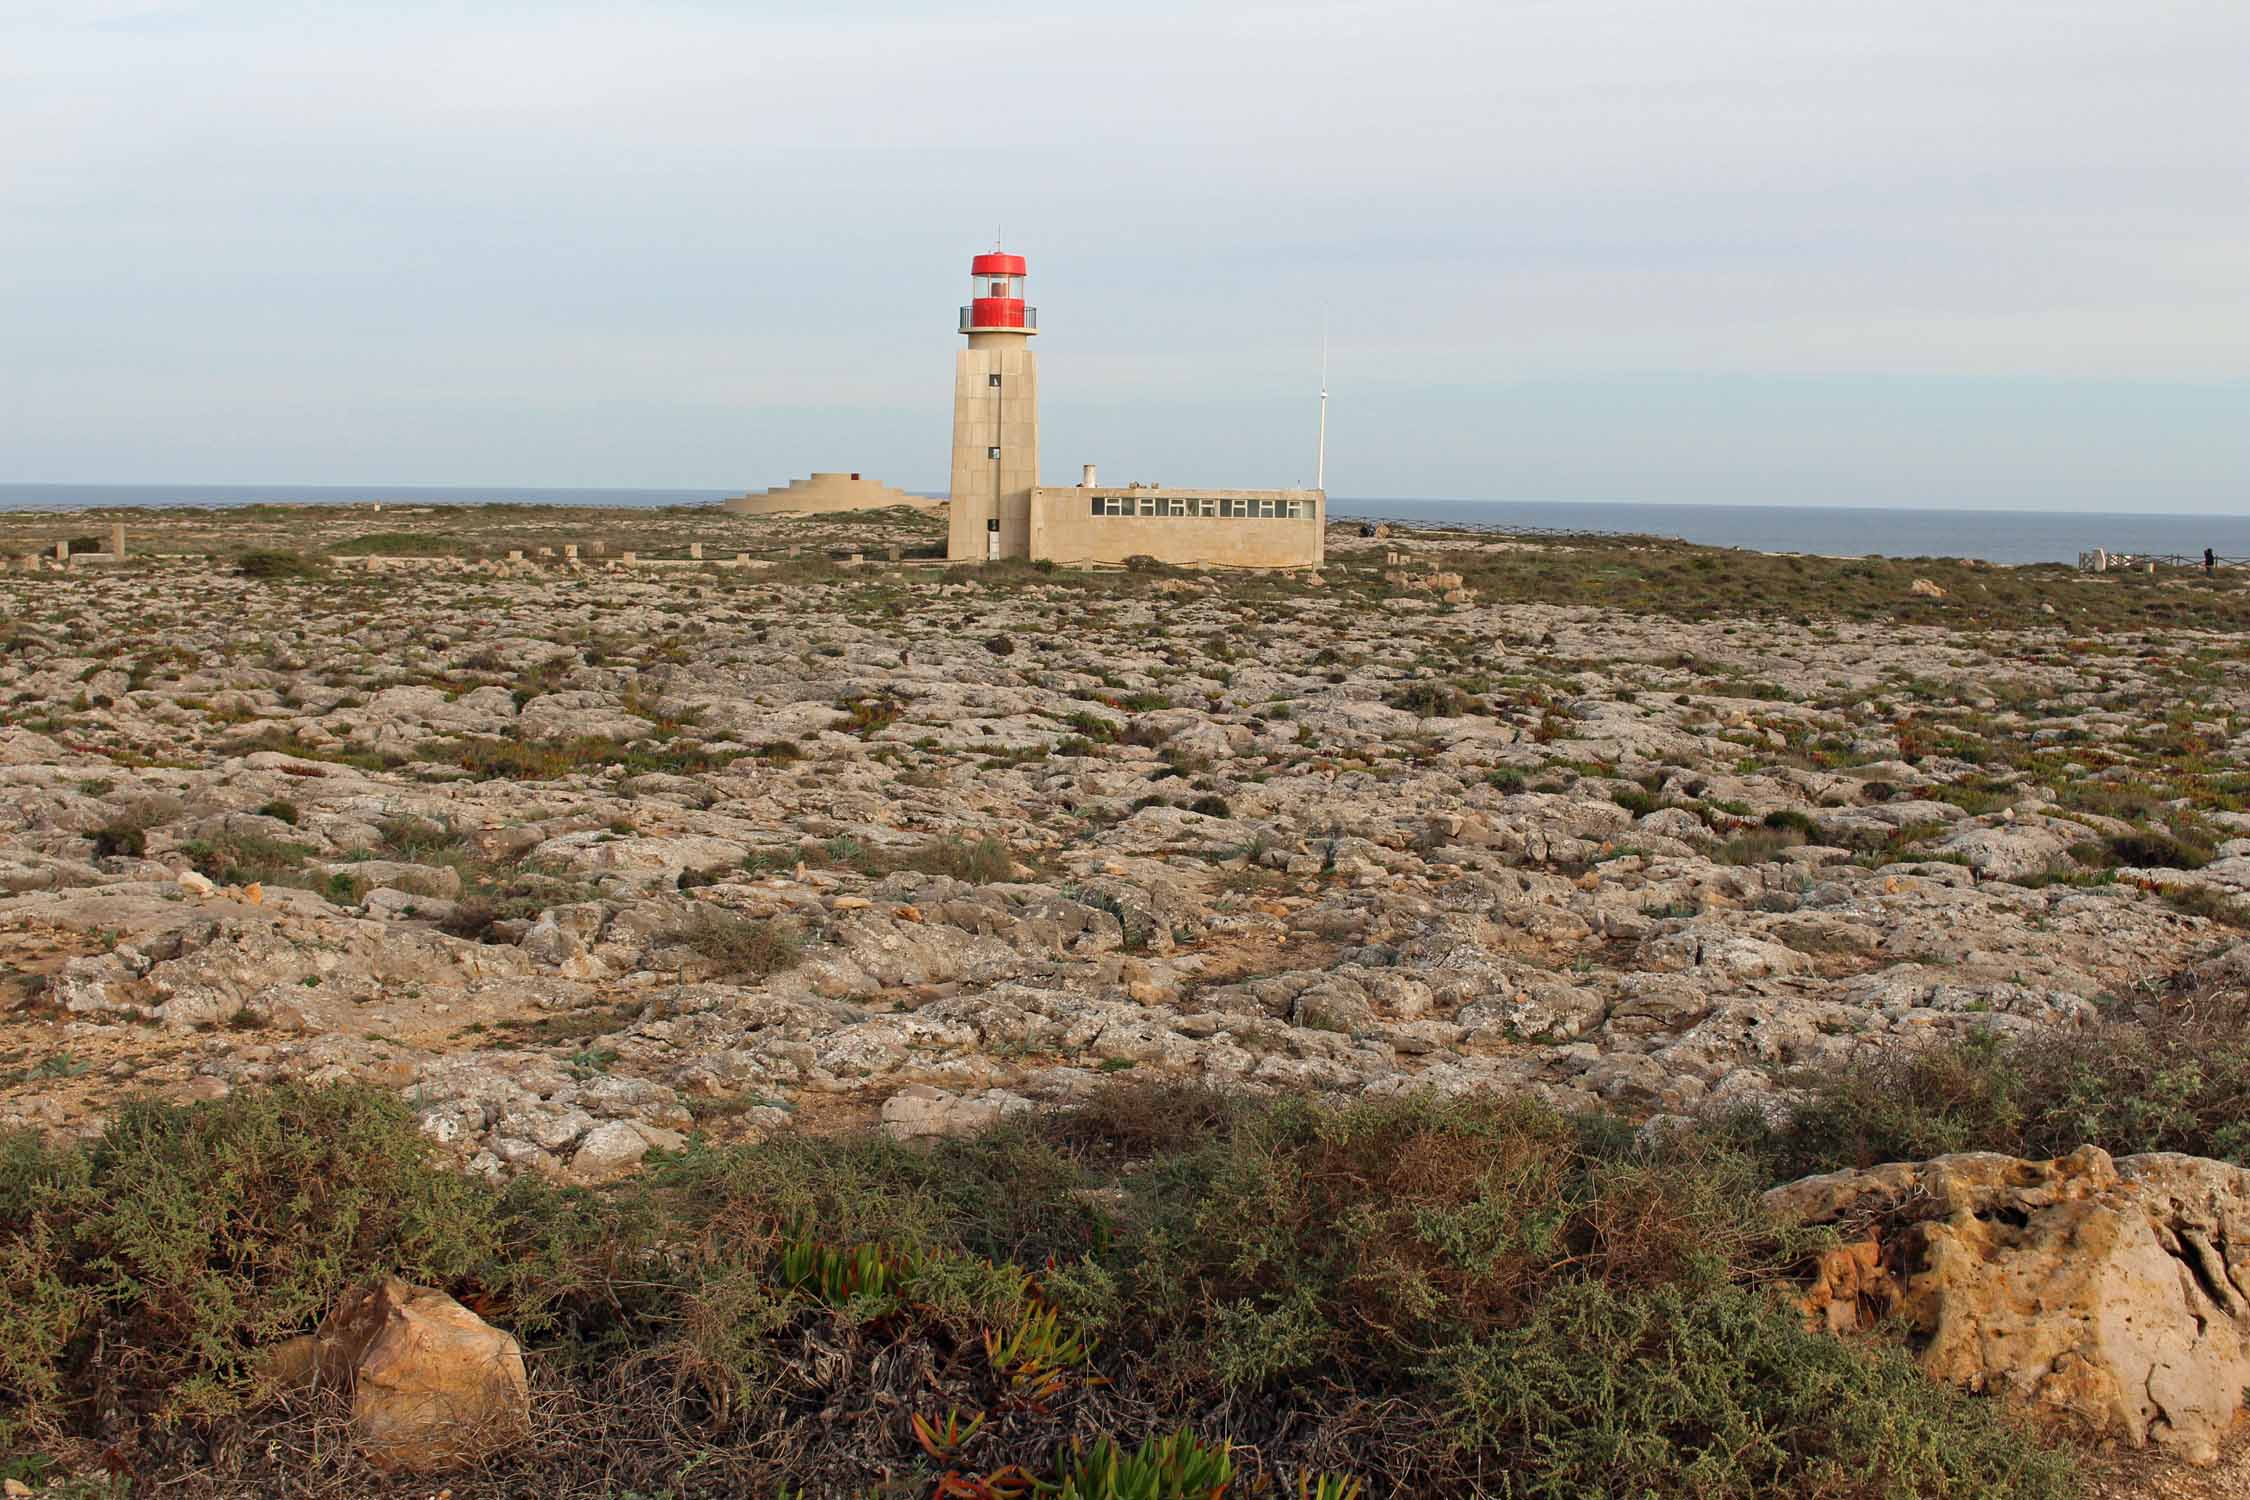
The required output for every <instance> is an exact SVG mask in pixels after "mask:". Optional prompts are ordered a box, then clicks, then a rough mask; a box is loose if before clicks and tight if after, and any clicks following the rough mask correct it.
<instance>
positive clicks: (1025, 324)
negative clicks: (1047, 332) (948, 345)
mask: <svg viewBox="0 0 2250 1500" xmlns="http://www.w3.org/2000/svg"><path fill="white" fill-rule="evenodd" d="M984 329H1000V330H1003V331H1007V332H1016V331H1019V330H1021V331H1028V332H1032V333H1036V332H1038V330H1039V309H1038V308H1036V307H1026V308H1025V309H1024V310H1023V321H1022V322H1021V323H979V322H978V321H977V315H976V309H975V308H973V307H964V308H962V309H961V331H962V332H963V333H976V332H979V331H982V330H984Z"/></svg>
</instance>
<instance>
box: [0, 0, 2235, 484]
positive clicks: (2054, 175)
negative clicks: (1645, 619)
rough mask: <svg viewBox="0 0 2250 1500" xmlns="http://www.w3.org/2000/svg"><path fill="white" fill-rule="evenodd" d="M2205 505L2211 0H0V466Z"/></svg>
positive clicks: (2224, 349) (62, 470)
mask: <svg viewBox="0 0 2250 1500" xmlns="http://www.w3.org/2000/svg"><path fill="white" fill-rule="evenodd" d="M995 226H998V227H1000V229H1001V230H1002V232H1003V233H1004V235H1005V238H1006V240H1007V244H1008V248H1010V249H1012V250H1017V251H1020V252H1021V253H1023V254H1026V255H1028V256H1029V257H1030V258H1031V268H1032V279H1031V291H1032V299H1033V300H1034V301H1035V302H1036V303H1037V304H1038V305H1039V307H1040V310H1041V311H1040V322H1041V326H1042V328H1043V329H1044V330H1045V331H1044V332H1043V333H1042V334H1041V336H1040V338H1039V340H1038V341H1037V345H1036V347H1037V348H1038V352H1039V356H1040V361H1041V365H1040V375H1041V385H1042V388H1043V391H1042V393H1043V396H1044V411H1043V416H1044V432H1043V452H1042V458H1043V460H1044V467H1045V471H1046V477H1047V478H1048V479H1049V480H1050V481H1054V482H1070V481H1071V480H1074V479H1075V478H1076V476H1077V472H1078V470H1077V466H1078V465H1079V464H1080V463H1082V462H1085V461H1088V460H1095V461H1098V462H1100V464H1101V465H1102V468H1103V474H1104V477H1105V478H1109V479H1115V480H1127V479H1136V478H1145V479H1154V480H1160V481H1163V482H1166V483H1206V484H1240V485H1253V484H1255V485H1266V484H1285V483H1297V482H1309V481H1310V479H1311V477H1312V473H1311V471H1312V466H1313V427H1314V403H1313V394H1314V390H1315V387H1316V383H1317V377H1318V360H1319V338H1320V324H1321V317H1322V309H1323V308H1324V307H1326V308H1327V309H1328V317H1329V321H1330V327H1331V347H1332V354H1331V359H1332V372H1331V388H1332V390H1333V393H1334V395H1333V404H1332V408H1331V427H1330V464H1329V475H1328V478H1329V488H1330V490H1331V491H1332V492H1334V493H1336V494H1338V495H1340V496H1458V497H1475V498H1494V499H1512V500H1638V501H1683V502H1743V503H1776V504H1821V503H1835V504H1920V505H1938V506H2001V507H2007V506H2029V507H2052V508H2088V509H2136V508H2147V509H2152V510H2207V511H2237V512H2239V511H2244V510H2250V3H2245V0H2036V3H2032V0H1982V3H1976V4H1963V3H1961V0H1944V3H1937V0H1848V3H1847V0H1699V3H1691V0H1482V3H1473V4H1433V3H1415V0H1380V3H1364V4H1359V3H1355V4H1319V3H1308V4H1295V5H1262V4H1261V5H1232V4H1224V3H1219V4H1212V3H1203V4H1185V3H1174V0H1093V3H1084V4H1071V3H1068V0H1038V3H1035V4H1031V3H1019V0H988V3H980V4H973V5H964V4H961V3H959V0H946V3H943V4H925V3H920V0H893V3H889V4H861V3H854V0H830V3H826V4H821V5H817V6H815V5H805V6H771V5H764V4H755V3H731V4H728V3H720V0H705V3H693V0H632V3H617V4H606V5H605V4H591V3H572V0H560V3H546V4H522V5H500V4H477V3H470V0H456V3H451V4H437V3H418V0H382V3H375V0H349V3H300V4H280V3H270V0H269V3H259V0H210V3H192V0H179V3H169V0H141V3H132V0H32V3H24V0H0V482H6V481H34V480H54V481H77V482H100V481H119V482H142V481H151V482H153V481H181V482H188V481H200V482H214V483H223V482H242V483H252V482H274V483H325V482H333V483H350V482H365V483H419V482H427V483H463V484H483V483H490V484H524V485H538V484H550V485H574V484H584V485H623V486H640V485H646V486H719V487H728V486H733V487H762V486H765V485H768V484H779V483H782V482H783V481H785V480H786V479H788V478H789V477H790V476H791V475H794V474H802V473H804V472H807V471H809V470H811V469H814V468H821V469H859V470H863V471H865V472H868V473H870V474H872V475H875V476H877V477H880V478H883V479H887V480H890V481H892V482H894V483H898V484H902V485H905V486H908V487H910V488H917V489H935V488H938V487H940V486H942V484H943V483H944V476H945V471H946V446H947V442H948V432H949V420H950V413H949V403H950V397H951V379H952V373H951V371H952V363H951V362H952V353H953V350H954V348H955V347H956V346H957V345H958V343H959V339H958V336H957V335H956V334H955V333H954V331H953V327H954V318H955V308H956V307H957V306H958V304H959V303H960V302H962V301H963V300H965V297H966V292H967V281H968V278H967V270H968V259H969V257H970V256H971V255H972V254H974V253H975V252H977V251H978V250H980V249H984V248H988V247H989V246H990V245H991V243H992V238H993V233H994V229H995Z"/></svg>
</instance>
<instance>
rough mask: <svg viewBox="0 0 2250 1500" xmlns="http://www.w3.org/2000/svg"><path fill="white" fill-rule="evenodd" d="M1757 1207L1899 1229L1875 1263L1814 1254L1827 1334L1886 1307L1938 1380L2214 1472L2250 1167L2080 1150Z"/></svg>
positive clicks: (1809, 1185) (1933, 1167) (2244, 1361)
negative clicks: (1916, 1336) (1913, 1337)
mask: <svg viewBox="0 0 2250 1500" xmlns="http://www.w3.org/2000/svg"><path fill="white" fill-rule="evenodd" d="M1766 1203H1767V1206H1768V1207H1770V1208H1772V1209H1774V1210H1775V1211H1776V1212H1778V1213H1780V1214H1782V1215H1783V1216H1785V1217H1787V1218H1790V1219H1794V1220H1796V1221H1798V1222H1800V1223H1808V1224H1823V1223H1837V1222H1854V1223H1863V1222H1867V1221H1868V1220H1869V1219H1874V1218H1880V1219H1883V1220H1886V1221H1888V1222H1890V1223H1893V1224H1896V1223H1897V1222H1898V1221H1899V1220H1900V1219H1901V1218H1904V1219H1908V1220H1910V1221H1911V1222H1909V1223H1908V1224H1906V1225H1905V1226H1904V1227H1903V1228H1899V1229H1894V1230H1891V1231H1888V1232H1887V1235H1888V1237H1887V1239H1886V1241H1885V1243H1884V1245H1883V1247H1882V1251H1881V1253H1880V1254H1877V1253H1875V1251H1874V1246H1873V1242H1872V1241H1869V1242H1866V1244H1865V1245H1864V1246H1846V1247H1845V1248H1844V1250H1842V1251H1838V1252H1835V1253H1833V1254H1832V1255H1830V1256H1829V1257H1827V1258H1825V1259H1824V1261H1823V1263H1822V1265H1821V1267H1820V1269H1819V1275H1818V1277H1817V1279H1816V1281H1815V1283H1814V1286H1813V1288H1812V1290H1811V1292H1810V1293H1808V1295H1807V1298H1806V1302H1805V1306H1806V1311H1807V1313H1808V1314H1809V1315H1811V1316H1814V1317H1816V1318H1818V1319H1819V1320H1820V1321H1822V1322H1825V1323H1826V1324H1828V1326H1830V1327H1833V1328H1837V1329H1840V1330H1841V1329H1848V1328H1852V1327H1858V1326H1864V1325H1865V1323H1866V1321H1867V1320H1868V1316H1869V1315H1870V1314H1872V1315H1877V1316H1879V1315H1881V1314H1882V1313H1884V1312H1886V1311H1891V1310H1895V1311H1897V1312H1898V1313H1900V1314H1902V1315H1903V1316H1904V1317H1905V1319H1906V1320H1907V1321H1908V1323H1909V1324H1910V1325H1911V1326H1913V1327H1914V1328H1915V1329H1916V1330H1917V1331H1918V1332H1919V1333H1920V1334H1921V1336H1922V1337H1923V1339H1924V1340H1925V1343H1924V1345H1923V1350H1922V1367H1923V1368H1924V1369H1925V1370H1927V1371H1928V1372H1929V1373H1930V1374H1931V1375H1934V1376H1936V1377H1937V1378H1939V1379H1941V1380H1948V1381H1952V1382H1954V1383H1956V1384H1959V1385H1964V1386H1967V1387H1969V1388H1970V1389H1972V1390H1983V1389H1986V1388H1995V1389H1999V1390H2003V1391H2007V1392H2010V1393H2012V1394H2014V1395H2016V1396H2018V1397H2019V1398H2021V1399H2023V1400H2026V1401H2028V1402H2030V1403H2032V1404H2034V1405H2036V1406H2038V1407H2042V1408H2045V1409H2046V1410H2048V1411H2050V1412H2053V1413H2056V1414H2059V1415H2062V1416H2065V1417H2067V1418H2069V1419H2071V1420H2072V1421H2073V1422H2074V1423H2076V1424H2078V1425H2080V1426H2082V1427H2084V1428H2085V1429H2087V1430H2089V1431H2091V1432H2093V1433H2095V1434H2098V1435H2101V1436H2108V1437H2118V1438H2123V1439H2124V1440H2126V1441H2127V1442H2130V1443H2132V1444H2133V1445H2134V1446H2136V1447H2138V1446H2143V1445H2147V1444H2151V1443H2154V1444H2158V1445H2161V1446H2164V1447H2167V1448H2170V1449H2173V1450H2174V1451H2176V1452H2177V1453H2178V1454H2179V1455H2180V1456H2181V1457H2183V1458H2185V1459H2187V1461H2188V1462H2190V1463H2195V1464H2208V1463H2212V1462H2214V1461H2215V1460H2216V1459H2217V1458H2218V1452H2219V1448H2218V1444H2219V1439H2220V1437H2221V1436H2222V1434H2224V1433H2225V1432H2226V1430H2227V1428H2228V1427H2229V1426H2230V1425H2232V1424H2233V1422H2234V1421H2235V1419H2236V1416H2237V1415H2238V1413H2239V1412H2240V1410H2241V1407H2242V1398H2243V1392H2244V1389H2245V1387H2250V1172H2245V1171H2243V1170H2242V1169H2241V1168H2239V1167H2235V1166H2230V1165H2229V1164H2227V1163H2225V1162H2217V1161H2209V1160H2206V1159H2204V1158H2202V1157H2194V1156H2181V1155H2176V1154H2172V1153H2155V1154H2150V1155H2146V1156H2129V1157H2126V1158H2125V1159H2123V1160H2122V1161H2115V1162H2113V1161H2112V1160H2111V1159H2110V1157H2109V1155H2108V1153H2106V1152H2104V1151H2102V1150H2100V1149H2098V1148H2096V1147H2092V1146H2086V1147H2081V1148H2080V1149H2079V1150H2077V1151H2074V1152H2072V1153H2071V1154H2070V1155H2068V1156H2064V1157H2058V1158H2056V1159H2055V1160H2053V1161H2022V1160H2019V1159H2017V1158H2015V1157H2012V1156H1999V1155H1995V1154H1992V1153H1989V1152H1972V1153H1966V1154H1962V1155H1958V1156H1941V1157H1937V1158H1934V1159H1932V1160H1930V1161H1927V1162H1922V1163H1911V1162H1894V1163H1891V1164H1889V1165H1887V1166H1880V1167H1872V1168H1869V1169H1868V1170H1866V1171H1864V1172H1833V1173H1829V1174H1828V1175H1826V1176H1822V1177H1808V1178H1805V1179H1804V1180H1802V1181H1799V1182H1793V1183H1790V1184H1788V1185H1787V1186H1785V1187H1779V1188H1775V1189H1774V1190H1773V1191H1772V1192H1770V1193H1768V1194H1767V1195H1766ZM1847 1304H1849V1305H1848V1306H1847Z"/></svg>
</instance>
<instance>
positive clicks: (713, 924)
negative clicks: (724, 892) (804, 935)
mask: <svg viewBox="0 0 2250 1500" xmlns="http://www.w3.org/2000/svg"><path fill="white" fill-rule="evenodd" d="M665 936H666V937H667V938H668V939H669V940H670V941H672V942H675V943H680V944H683V945H684V946H686V947H689V948H692V949H694V950H695V951H696V952H697V953H699V954H701V955H702V956H703V957H705V958H707V959H710V960H711V961H712V962H713V963H715V964H717V965H718V966H719V969H720V972H721V973H722V974H725V975H726V976H728V977H730V978H740V979H763V978H765V977H766V976H767V975H769V974H778V973H780V972H781V971H783V970H784V969H794V968H795V967H797V961H798V959H799V958H800V957H801V956H802V955H803V952H804V942H803V939H801V938H800V937H799V936H798V935H797V931H796V929H795V928H793V927H791V926H789V925H788V924H787V923H784V922H777V921H772V920H769V919H767V918H764V917H747V916H744V915H742V914H741V913H740V912H731V911H727V910H725V909H724V908H721V907H716V906H698V907H697V908H696V909H695V910H694V912H692V913H691V914H690V915H689V916H688V917H687V919H686V920H684V921H682V922H681V923H680V924H679V925H677V926H676V927H674V928H672V929H671V930H670V931H669V932H667V933H666V934H665Z"/></svg>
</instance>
